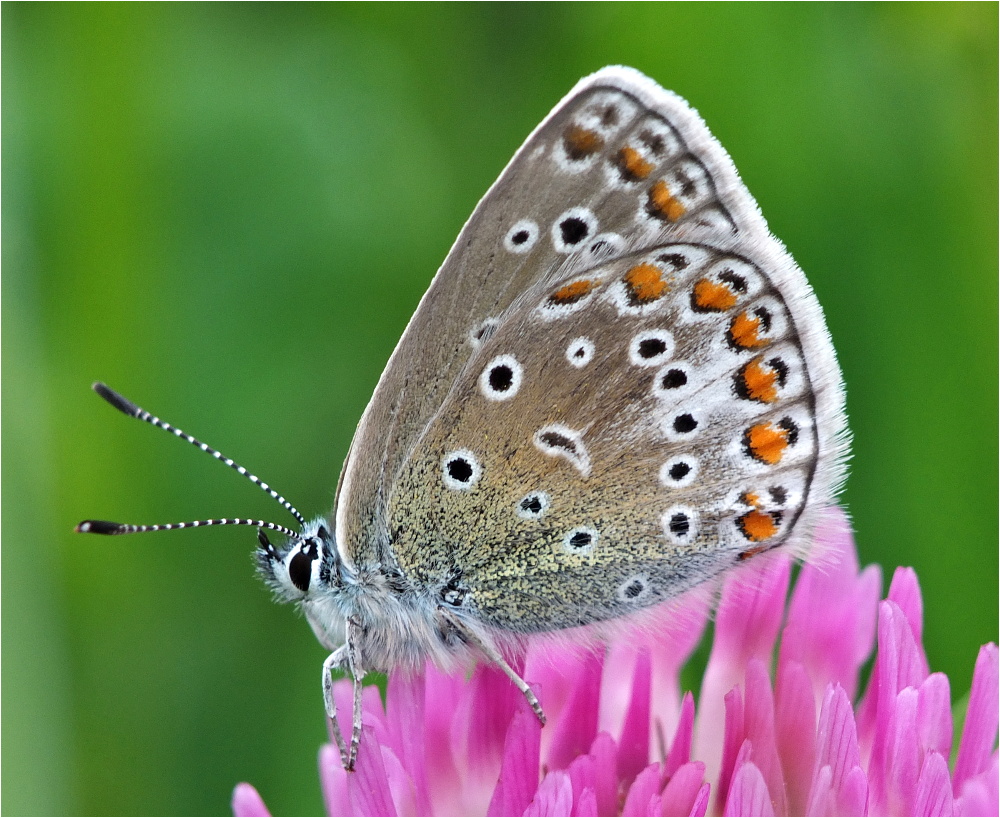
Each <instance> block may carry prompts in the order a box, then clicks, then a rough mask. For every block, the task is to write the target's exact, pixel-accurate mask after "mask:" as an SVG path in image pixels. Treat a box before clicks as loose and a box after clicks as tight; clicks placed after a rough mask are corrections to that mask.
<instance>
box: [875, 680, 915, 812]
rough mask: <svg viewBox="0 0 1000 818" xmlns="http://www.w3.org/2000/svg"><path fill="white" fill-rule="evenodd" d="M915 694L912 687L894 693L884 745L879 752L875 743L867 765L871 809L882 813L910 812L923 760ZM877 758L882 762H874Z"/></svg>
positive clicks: (912, 808) (912, 807)
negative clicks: (869, 776) (869, 764)
mask: <svg viewBox="0 0 1000 818" xmlns="http://www.w3.org/2000/svg"><path fill="white" fill-rule="evenodd" d="M917 696H918V694H917V691H916V690H914V689H913V688H912V687H907V688H904V689H903V690H900V691H899V693H897V694H896V701H895V704H894V706H893V708H892V713H891V714H890V716H889V727H888V729H887V731H886V734H885V745H884V747H883V748H882V752H881V754H879V752H878V751H879V748H878V747H877V746H876V747H875V748H874V749H873V752H872V764H871V766H870V767H869V772H870V773H871V797H872V811H873V812H877V813H880V814H884V815H910V814H913V810H914V806H913V798H914V796H915V795H916V791H917V779H918V778H919V777H920V765H921V763H922V761H923V759H922V757H921V750H920V743H919V739H918V736H917ZM878 758H880V759H881V764H879V765H876V759H878ZM879 770H881V773H880V772H879Z"/></svg>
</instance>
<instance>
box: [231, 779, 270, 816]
mask: <svg viewBox="0 0 1000 818" xmlns="http://www.w3.org/2000/svg"><path fill="white" fill-rule="evenodd" d="M232 807H233V815H235V816H236V818H254V817H255V816H267V818H270V815H271V813H270V812H269V811H268V809H267V806H266V805H265V804H264V799H263V798H261V797H260V793H258V792H257V790H256V789H254V787H253V785H252V784H246V783H243V784H237V785H236V787H235V788H234V789H233V802H232Z"/></svg>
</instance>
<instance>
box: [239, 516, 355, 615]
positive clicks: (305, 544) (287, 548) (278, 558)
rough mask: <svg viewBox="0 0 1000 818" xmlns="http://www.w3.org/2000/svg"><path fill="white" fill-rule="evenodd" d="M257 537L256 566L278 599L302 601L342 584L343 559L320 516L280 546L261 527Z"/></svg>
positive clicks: (324, 521)
mask: <svg viewBox="0 0 1000 818" xmlns="http://www.w3.org/2000/svg"><path fill="white" fill-rule="evenodd" d="M257 540H258V541H259V542H260V545H259V546H258V548H257V552H256V558H257V570H258V571H259V572H260V575H261V577H262V578H263V579H264V582H266V583H267V585H268V587H269V588H271V590H272V591H274V593H275V594H276V595H277V596H278V597H280V598H281V599H283V600H285V601H287V602H305V601H307V600H309V599H310V597H312V596H314V595H316V594H317V593H322V592H329V591H331V590H332V589H335V588H337V587H339V586H340V585H341V584H342V576H341V574H342V566H343V563H342V562H341V560H340V554H339V553H338V552H337V544H336V541H335V540H334V538H333V535H332V534H330V531H329V529H328V528H327V525H326V520H324V519H323V518H322V517H320V518H318V519H316V520H313V521H311V522H309V523H307V524H306V525H305V526H304V527H303V529H302V531H301V533H300V534H298V535H297V536H295V537H293V538H290V539H289V540H288V542H287V543H286V544H285V545H284V546H283V547H280V548H279V547H276V546H275V545H274V544H273V543H271V541H270V540H269V539H268V537H267V534H266V533H265V531H264V530H263V529H258V530H257Z"/></svg>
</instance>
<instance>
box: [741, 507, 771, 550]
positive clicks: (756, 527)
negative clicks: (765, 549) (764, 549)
mask: <svg viewBox="0 0 1000 818" xmlns="http://www.w3.org/2000/svg"><path fill="white" fill-rule="evenodd" d="M738 522H739V524H740V529H741V530H742V531H743V535H744V536H745V537H746V538H747V539H748V540H750V541H751V542H761V541H762V540H766V539H769V538H771V537H773V536H774V535H775V534H777V533H778V526H777V524H776V523H775V522H774V518H773V517H772V516H771V515H770V514H768V513H767V512H766V511H758V510H756V509H755V510H754V511H748V512H747V513H746V514H744V515H743V516H742V517H740V518H739V520H738Z"/></svg>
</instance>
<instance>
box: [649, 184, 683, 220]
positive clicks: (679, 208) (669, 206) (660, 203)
mask: <svg viewBox="0 0 1000 818" xmlns="http://www.w3.org/2000/svg"><path fill="white" fill-rule="evenodd" d="M649 206H650V207H651V208H653V209H654V210H655V211H656V212H657V213H659V214H660V215H661V216H662V217H663V218H665V219H667V220H669V221H672V222H675V221H677V220H678V219H679V218H680V217H681V216H683V215H684V210H685V207H684V205H682V204H681V203H680V202H679V201H677V199H675V198H674V196H673V194H672V193H671V192H670V188H669V187H667V183H666V182H664V181H663V180H662V179H660V180H659V181H658V182H655V183H654V184H653V186H652V187H651V188H650V189H649Z"/></svg>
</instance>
